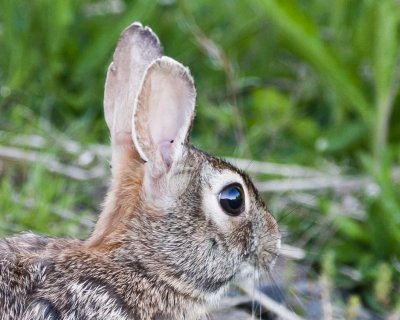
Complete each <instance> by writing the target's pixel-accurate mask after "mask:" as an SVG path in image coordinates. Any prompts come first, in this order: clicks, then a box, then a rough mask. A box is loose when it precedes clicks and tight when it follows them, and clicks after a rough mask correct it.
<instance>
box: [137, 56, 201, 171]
mask: <svg viewBox="0 0 400 320" xmlns="http://www.w3.org/2000/svg"><path fill="white" fill-rule="evenodd" d="M195 95H196V92H195V88H194V85H193V80H192V78H191V76H190V74H189V72H188V70H187V69H186V68H185V67H183V66H182V65H181V64H180V63H178V62H176V61H175V60H173V59H171V58H168V57H163V58H161V59H158V60H156V61H155V62H154V63H152V64H151V65H150V67H149V68H148V69H147V71H146V74H145V77H144V80H143V84H142V88H141V90H140V91H139V95H138V99H137V102H136V106H135V112H134V118H133V128H134V129H135V130H134V132H132V134H133V140H134V142H135V146H136V148H137V150H138V151H139V154H140V155H141V156H142V158H143V159H144V160H146V161H152V160H153V161H156V159H157V158H158V157H159V156H161V159H162V161H163V162H164V165H165V166H166V167H170V166H171V165H172V164H173V162H174V161H175V160H176V159H177V158H178V157H179V155H180V151H181V149H182V145H183V144H184V143H185V140H186V137H187V135H188V132H189V129H190V125H191V123H192V120H193V116H194V106H195ZM171 141H173V142H172V143H171Z"/></svg>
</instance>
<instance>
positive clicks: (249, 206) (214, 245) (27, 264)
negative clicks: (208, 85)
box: [0, 23, 280, 320]
mask: <svg viewBox="0 0 400 320" xmlns="http://www.w3.org/2000/svg"><path fill="white" fill-rule="evenodd" d="M195 98H196V90H195V87H194V82H193V79H192V76H191V75H190V73H189V71H188V69H187V68H185V67H184V66H183V65H181V64H180V63H179V62H177V61H175V60H173V59H172V58H169V57H167V56H164V55H163V49H162V45H161V43H160V41H159V39H158V38H157V36H156V35H155V34H154V33H153V32H152V30H151V29H150V28H148V27H143V26H142V25H141V24H140V23H133V24H132V25H130V26H129V27H128V28H127V29H125V30H124V31H123V32H122V34H121V37H120V40H119V42H118V45H117V48H116V50H115V53H114V56H113V62H112V63H111V65H110V66H109V69H108V72H107V79H106V84H105V93H104V113H105V120H106V124H107V126H108V128H109V130H110V139H111V147H112V148H111V149H112V154H111V182H110V188H109V191H108V194H107V196H106V199H105V201H104V204H103V209H102V212H101V214H100V216H99V219H98V221H97V224H96V225H95V227H94V230H93V232H92V234H91V236H90V237H89V238H88V239H87V240H77V239H57V238H49V237H44V236H39V235H34V234H31V233H24V234H21V235H17V236H13V237H9V238H6V239H3V240H0V319H1V320H11V319H18V320H21V319H23V320H28V319H46V320H50V319H51V320H55V319H57V320H72V319H104V320H106V319H107V320H110V319H111V320H113V319H115V320H116V319H122V320H124V319H127V320H128V319H134V320H166V319H177V320H180V319H189V320H191V319H193V320H194V319H201V318H202V317H203V316H205V313H206V311H207V308H208V307H209V306H210V304H215V303H217V302H218V299H219V298H220V297H221V296H222V295H223V293H224V292H225V291H226V289H227V286H228V285H229V283H231V282H232V281H233V280H237V279H240V278H241V277H244V276H246V270H258V268H262V269H264V270H265V269H266V270H269V269H270V268H272V266H273V264H274V261H275V260H276V257H277V255H278V254H279V248H280V233H279V229H278V225H277V222H276V220H275V219H274V218H273V216H272V215H271V214H270V213H269V211H268V210H267V208H266V206H265V204H264V203H263V201H262V199H261V197H260V196H259V194H258V193H257V190H256V189H255V187H254V185H253V183H252V182H251V180H250V178H249V177H248V176H247V175H246V174H245V173H244V172H242V171H240V170H239V169H237V168H235V167H234V166H233V165H231V164H229V163H228V162H225V161H224V160H222V159H219V158H216V157H212V156H210V155H208V154H207V153H205V152H203V151H201V150H199V149H197V148H195V147H194V146H192V145H191V144H190V142H189V137H190V130H191V126H192V123H193V119H194V115H195ZM250 272H253V271H250ZM254 272H255V271H254Z"/></svg>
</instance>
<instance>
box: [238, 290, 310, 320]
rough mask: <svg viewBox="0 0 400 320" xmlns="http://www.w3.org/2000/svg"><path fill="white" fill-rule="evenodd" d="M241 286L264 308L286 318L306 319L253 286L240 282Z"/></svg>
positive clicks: (292, 319) (287, 319)
mask: <svg viewBox="0 0 400 320" xmlns="http://www.w3.org/2000/svg"><path fill="white" fill-rule="evenodd" d="M239 288H240V289H241V290H243V292H245V293H246V294H247V295H249V296H250V297H251V298H252V299H254V300H256V301H258V302H259V303H260V304H261V305H262V306H263V307H264V308H266V309H267V310H269V311H271V312H273V313H275V314H276V315H277V316H278V317H280V318H282V319H285V320H304V319H303V318H302V317H300V316H298V315H297V314H295V313H293V312H292V311H290V310H288V309H287V308H286V307H285V306H283V305H281V304H279V303H277V302H276V301H274V300H272V299H271V298H270V297H268V296H266V295H265V294H264V293H262V292H261V291H260V290H258V289H256V288H253V287H252V286H250V285H248V284H247V283H241V284H239Z"/></svg>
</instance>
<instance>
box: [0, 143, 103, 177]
mask: <svg viewBox="0 0 400 320" xmlns="http://www.w3.org/2000/svg"><path fill="white" fill-rule="evenodd" d="M0 158H4V159H9V160H17V161H28V162H39V163H41V164H42V165H43V166H45V167H46V168H47V169H48V170H49V171H51V172H55V173H58V174H61V175H64V176H67V177H68V178H71V179H76V180H89V179H98V178H103V177H105V176H106V175H107V174H106V172H105V170H104V168H103V167H101V166H96V167H93V168H91V169H82V168H79V167H76V166H71V165H65V164H62V163H61V162H59V161H57V160H55V159H54V158H53V157H52V156H51V155H49V154H42V153H39V152H35V151H24V150H21V149H17V148H13V147H5V146H0Z"/></svg>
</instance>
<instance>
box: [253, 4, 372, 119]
mask: <svg viewBox="0 0 400 320" xmlns="http://www.w3.org/2000/svg"><path fill="white" fill-rule="evenodd" d="M258 2H259V3H260V4H261V6H262V8H263V9H264V11H265V14H266V15H267V16H268V17H269V18H270V21H271V22H272V23H273V24H275V25H276V26H277V27H278V28H279V30H280V31H281V32H282V34H283V35H284V36H285V37H286V38H287V40H288V42H289V43H290V45H291V47H292V50H294V51H295V52H296V53H297V54H299V55H300V56H301V57H302V58H303V59H305V60H306V61H307V62H308V63H309V64H310V65H311V66H313V67H314V69H315V70H316V71H317V72H318V73H319V75H320V76H321V77H322V78H323V79H324V80H326V81H327V84H328V85H329V86H330V88H332V90H333V91H334V92H336V93H337V94H338V95H339V96H340V97H341V98H342V99H343V100H344V101H345V102H346V104H347V105H348V106H351V107H352V108H354V110H356V111H357V113H358V114H359V115H360V116H361V117H362V118H363V120H364V121H366V122H367V123H368V124H371V121H372V119H371V105H370V103H369V102H368V100H367V98H366V97H365V95H364V93H363V91H362V90H361V89H360V87H361V86H360V85H359V83H358V82H357V80H356V78H355V77H354V76H351V75H350V74H349V73H348V71H347V70H346V67H345V66H344V65H343V64H342V63H341V62H340V60H339V59H338V57H337V56H336V55H335V54H334V52H333V51H332V50H330V49H329V48H328V47H327V45H326V44H324V42H323V41H322V40H321V38H320V35H319V34H318V32H317V31H316V30H317V27H316V26H315V25H314V23H313V22H312V20H311V19H309V18H308V17H307V16H305V15H304V14H301V10H300V8H299V7H297V6H296V5H295V4H294V3H293V2H292V1H282V2H281V1H275V0H259V1H258Z"/></svg>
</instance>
